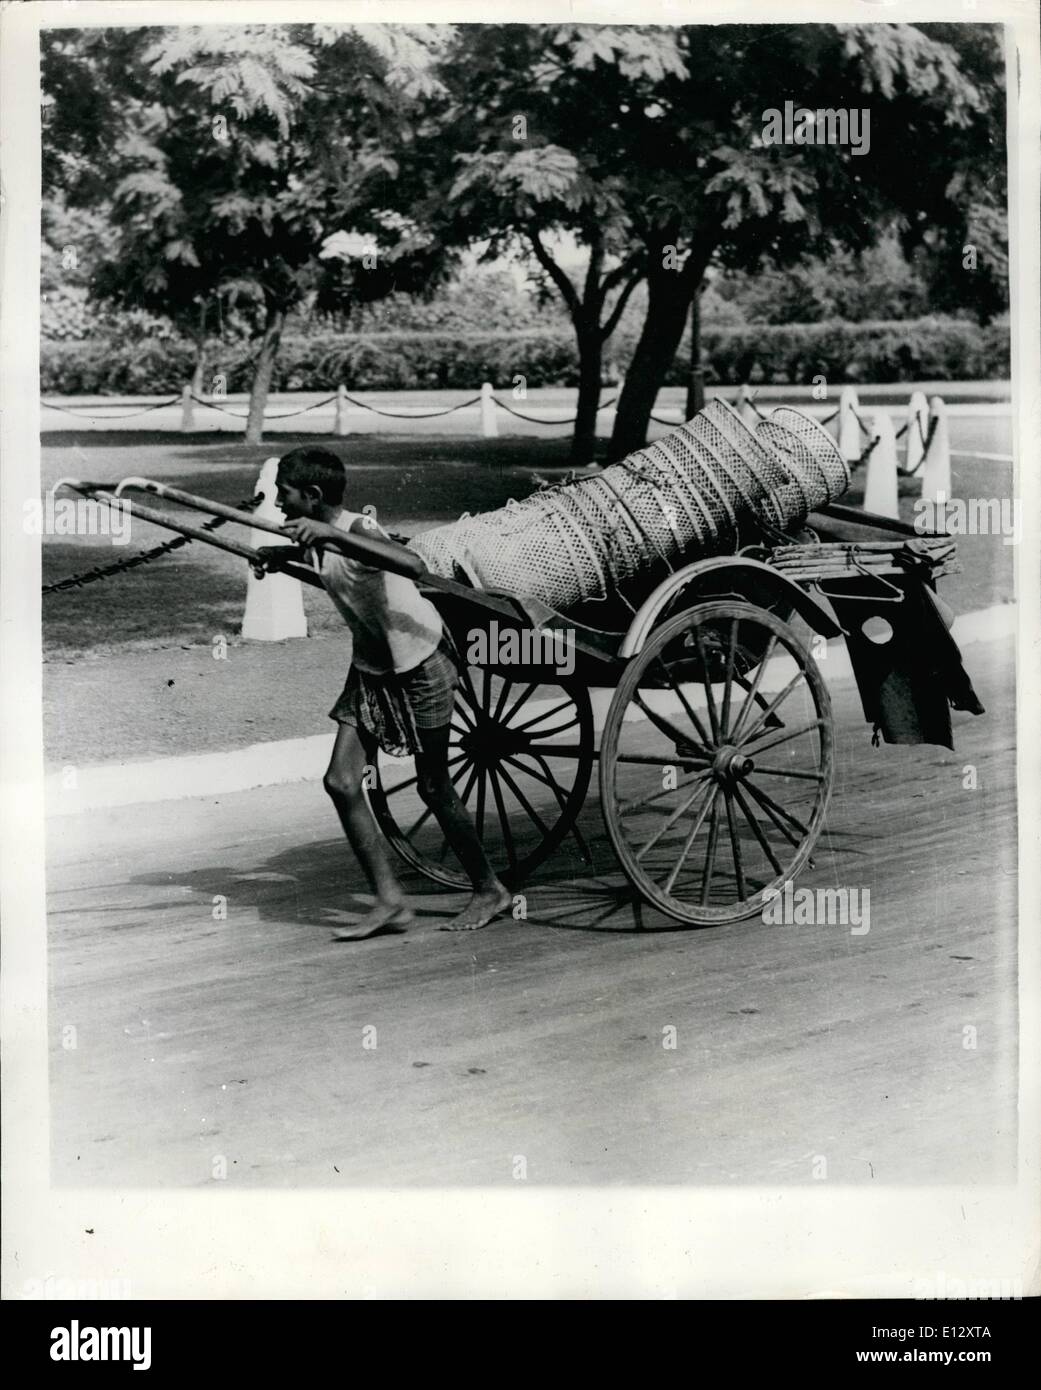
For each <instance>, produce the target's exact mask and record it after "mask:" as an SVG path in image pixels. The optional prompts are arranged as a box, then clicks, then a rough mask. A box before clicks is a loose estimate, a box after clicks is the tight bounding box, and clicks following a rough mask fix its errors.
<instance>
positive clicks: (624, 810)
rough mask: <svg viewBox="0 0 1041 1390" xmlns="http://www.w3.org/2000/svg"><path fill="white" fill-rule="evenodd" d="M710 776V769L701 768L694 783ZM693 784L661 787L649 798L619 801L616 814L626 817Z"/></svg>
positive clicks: (642, 797) (685, 783)
mask: <svg viewBox="0 0 1041 1390" xmlns="http://www.w3.org/2000/svg"><path fill="white" fill-rule="evenodd" d="M710 774H711V768H702V770H701V771H700V772H696V773H695V774H694V781H696V782H703V781H704V780H705V778H706V777H707V776H709V775H710ZM693 785H694V782H684V783H683V785H682V786H679V787H663V788H662V789H661V791H658V792H651V794H650V796H641V797H637V799H636V800H635V801H620V802H619V803H618V814H619V815H620V816H627V815H629V813H630V812H631V811H638V810H639V809H640V808H641V807H642V806H649V805H650V804H651V802H652V801H660V800H661V799H662V797H663V796H671V795H672V793H673V792H674V791H686V789H687V788H688V787H691V786H693Z"/></svg>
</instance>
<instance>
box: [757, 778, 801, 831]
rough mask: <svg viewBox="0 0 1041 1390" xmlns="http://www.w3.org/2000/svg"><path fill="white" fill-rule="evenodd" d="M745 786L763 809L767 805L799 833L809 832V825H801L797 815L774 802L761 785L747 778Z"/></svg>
mask: <svg viewBox="0 0 1041 1390" xmlns="http://www.w3.org/2000/svg"><path fill="white" fill-rule="evenodd" d="M745 786H746V787H747V788H748V790H749V792H751V794H752V795H753V796H754V797H755V799H756V801H758V802H759V804H760V805H761V806H762V808H763V810H764V811H765V810H766V809H767V807H769V808H770V809H771V810H774V811H776V812H777V814H778V815H779V816H783V817H784V818H785V820H786V821H788V822H789V824H791V825H794V826H795V828H796V830H798V831H799V833H800V834H802V835H808V834H809V833H810V828H809V826H807V825H803V823H802V821H801V820H800V819H799V817H798V816H793V815H792V813H791V811H788V810H786V809H785V807H783V806H781V805H779V804H778V802H776V801H775V800H774V799H773V797H772V796H768V795H767V794H766V792H764V791H763V790H762V788H761V787H756V786H753V785H752V783H751V781H748V780H747V779H746V781H745ZM792 843H793V844H797V843H798V841H797V840H793V841H792Z"/></svg>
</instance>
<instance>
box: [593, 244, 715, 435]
mask: <svg viewBox="0 0 1041 1390" xmlns="http://www.w3.org/2000/svg"><path fill="white" fill-rule="evenodd" d="M700 279H701V277H700V275H699V276H698V279H697V281H693V280H692V279H689V278H688V277H687V275H686V274H684V273H677V272H676V271H668V270H664V271H661V270H660V271H657V272H656V273H652V274H651V275H649V276H648V280H647V290H648V293H647V317H646V319H644V323H643V328H642V330H641V332H640V338H639V341H638V342H637V344H636V351H635V352H634V353H633V359H632V362H631V363H630V364H629V370H628V371H627V372H626V375H625V387H624V389H623V391H622V394H621V397H620V398H619V401H618V413H617V414H616V416H615V422H614V430H613V431H612V434H611V446H610V457H611V459H612V460H617V459H622V458H625V456H626V454H631V453H632V452H633V450H634V449H642V448H643V446H644V444H645V443H646V442H647V426H648V424H649V423H650V418H651V411H652V410H653V409H654V402H655V399H656V397H657V395H658V392H659V390H660V389H661V384H662V380H663V379H664V376H665V373H666V372H667V371H668V369H669V366H670V365H671V363H672V360H673V358H674V357H675V356H676V349H677V348H678V347H679V345H680V339H681V338H682V337H683V328H684V324H685V323H686V319H687V310H688V309H689V308H690V301H691V297H692V295H693V293H694V290H695V288H696V286H697V284H698V283H699V282H700Z"/></svg>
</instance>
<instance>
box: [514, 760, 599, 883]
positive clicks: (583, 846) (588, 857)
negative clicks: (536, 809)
mask: <svg viewBox="0 0 1041 1390" xmlns="http://www.w3.org/2000/svg"><path fill="white" fill-rule="evenodd" d="M525 756H527V757H533V758H534V759H535V761H536V762H537V763H538V764H539V766H540V767H541V768H542V770H543V772H544V773H545V774H546V779H547V780H548V782H549V784H550V786H551V787H552V788H553V795H554V796H555V797H556V798H557V800H558V801H559V802H560V809H561V811H562V812H564V811H566V809H567V799H566V798H565V796H564V793H563V792H562V791H561V789H560V787H559V786H558V785H557V781H556V778H555V777H554V776H553V773H552V770H551V769H550V766H549V764H548V763H547V762H546V759H545V758H544V757H542V756H541V754H538V753H531V752H528V753H527V754H526V755H525ZM508 761H510V762H512V761H513V759H512V758H511V759H508ZM518 766H522V764H518ZM534 775H535V774H534V773H533V774H532V776H534ZM573 790H574V788H572V791H573ZM571 834H572V835H574V837H575V842H576V844H577V845H578V852H579V853H580V854H581V856H582V858H583V859H584V860H585V862H586V863H587V864H592V862H593V855H592V853H591V851H590V848H589V845H588V844H587V842H586V837H585V836H584V835H583V834H582V832H581V830H579V828H578V815H577V813H576V815H575V818H574V820H573V821H572V823H571Z"/></svg>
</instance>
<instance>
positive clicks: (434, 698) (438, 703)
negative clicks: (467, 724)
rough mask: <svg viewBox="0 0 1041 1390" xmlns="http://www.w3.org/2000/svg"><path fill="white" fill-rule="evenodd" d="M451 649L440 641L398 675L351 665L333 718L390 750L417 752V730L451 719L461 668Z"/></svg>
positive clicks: (402, 754)
mask: <svg viewBox="0 0 1041 1390" xmlns="http://www.w3.org/2000/svg"><path fill="white" fill-rule="evenodd" d="M451 652H452V648H451V646H450V644H449V642H448V641H446V640H444V639H442V641H441V644H440V645H439V646H438V647H437V649H436V650H435V651H433V652H431V654H430V655H429V656H428V657H427V659H426V660H425V661H421V662H420V663H419V665H418V666H416V667H414V668H413V669H412V670H411V671H406V672H405V673H404V674H403V675H400V676H399V675H386V676H370V675H368V674H367V673H366V672H364V671H359V670H358V668H357V667H356V666H352V667H351V669H350V671H349V672H348V675H347V680H346V683H345V684H344V687H343V691H342V692H341V694H340V698H339V699H338V700H337V701H336V704H335V705H333V707H332V709H331V710H330V711H329V718H330V719H334V720H335V721H336V722H337V723H338V724H349V725H351V726H352V727H353V728H356V729H359V730H360V731H364V732H366V733H368V734H370V735H371V737H372V738H374V739H375V740H376V742H377V743H378V744H379V746H380V747H381V748H382V749H383V750H384V752H386V753H391V754H394V755H395V756H397V757H408V756H409V755H410V754H413V753H418V752H419V751H420V742H419V738H418V737H417V735H416V730H417V729H440V728H442V727H443V726H444V725H445V724H447V723H448V722H449V720H450V719H451V717H452V709H453V706H454V705H455V690H456V686H457V685H458V684H459V668H458V667H457V666H456V663H455V661H454V660H453V658H452V655H451Z"/></svg>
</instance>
